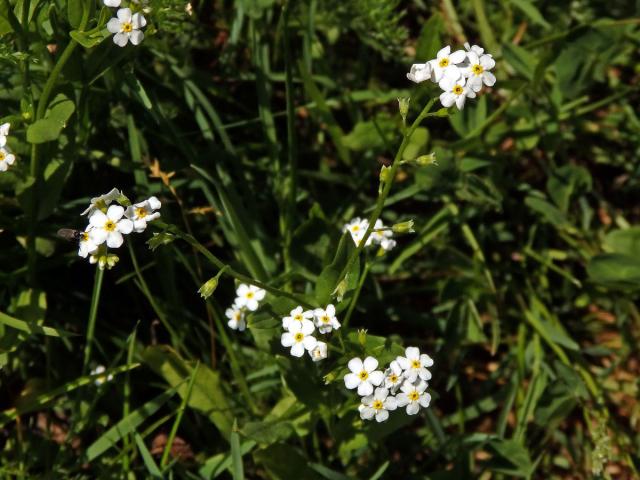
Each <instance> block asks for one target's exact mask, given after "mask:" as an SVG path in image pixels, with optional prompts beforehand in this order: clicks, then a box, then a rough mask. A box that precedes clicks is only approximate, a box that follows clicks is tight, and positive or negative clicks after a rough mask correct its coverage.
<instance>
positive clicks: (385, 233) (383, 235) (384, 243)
mask: <svg viewBox="0 0 640 480" xmlns="http://www.w3.org/2000/svg"><path fill="white" fill-rule="evenodd" d="M373 228H374V229H373V232H371V238H372V239H373V242H374V243H377V244H379V245H380V246H381V247H382V249H383V250H384V251H386V252H388V251H389V250H392V249H393V248H394V247H395V246H396V241H395V240H394V239H393V238H391V237H393V232H392V231H391V230H384V228H385V226H384V224H383V223H382V220H380V219H378V220H376V223H375V225H374V227H373Z"/></svg>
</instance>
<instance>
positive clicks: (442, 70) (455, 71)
mask: <svg viewBox="0 0 640 480" xmlns="http://www.w3.org/2000/svg"><path fill="white" fill-rule="evenodd" d="M466 57H467V55H466V52H465V51H464V50H457V51H455V52H453V53H451V47H450V46H448V45H447V46H446V47H444V48H443V49H441V50H440V51H439V52H438V53H437V54H436V58H435V59H433V60H429V64H430V65H431V70H432V72H433V74H432V77H433V81H434V82H439V81H440V80H442V79H443V78H450V79H452V80H457V79H458V78H459V77H460V75H461V73H460V69H459V68H458V66H457V65H458V64H460V63H462V62H464V60H465V59H466Z"/></svg>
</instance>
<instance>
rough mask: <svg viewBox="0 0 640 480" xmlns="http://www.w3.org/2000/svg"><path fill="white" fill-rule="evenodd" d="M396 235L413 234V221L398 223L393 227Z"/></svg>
mask: <svg viewBox="0 0 640 480" xmlns="http://www.w3.org/2000/svg"><path fill="white" fill-rule="evenodd" d="M391 230H393V232H394V233H413V232H415V230H414V229H413V220H408V221H406V222H401V223H396V224H395V225H394V226H393V227H391Z"/></svg>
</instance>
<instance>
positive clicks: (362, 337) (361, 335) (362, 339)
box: [358, 329, 367, 348]
mask: <svg viewBox="0 0 640 480" xmlns="http://www.w3.org/2000/svg"><path fill="white" fill-rule="evenodd" d="M358 342H359V343H360V345H362V347H363V348H364V347H366V345H367V331H366V330H365V329H362V330H358Z"/></svg>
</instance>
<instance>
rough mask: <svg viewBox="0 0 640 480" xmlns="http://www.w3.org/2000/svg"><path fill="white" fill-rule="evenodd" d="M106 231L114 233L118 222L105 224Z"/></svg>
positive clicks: (109, 221) (110, 221)
mask: <svg viewBox="0 0 640 480" xmlns="http://www.w3.org/2000/svg"><path fill="white" fill-rule="evenodd" d="M104 229H105V230H106V231H107V232H113V231H115V229H116V222H114V221H113V220H107V221H106V223H105V224H104Z"/></svg>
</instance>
